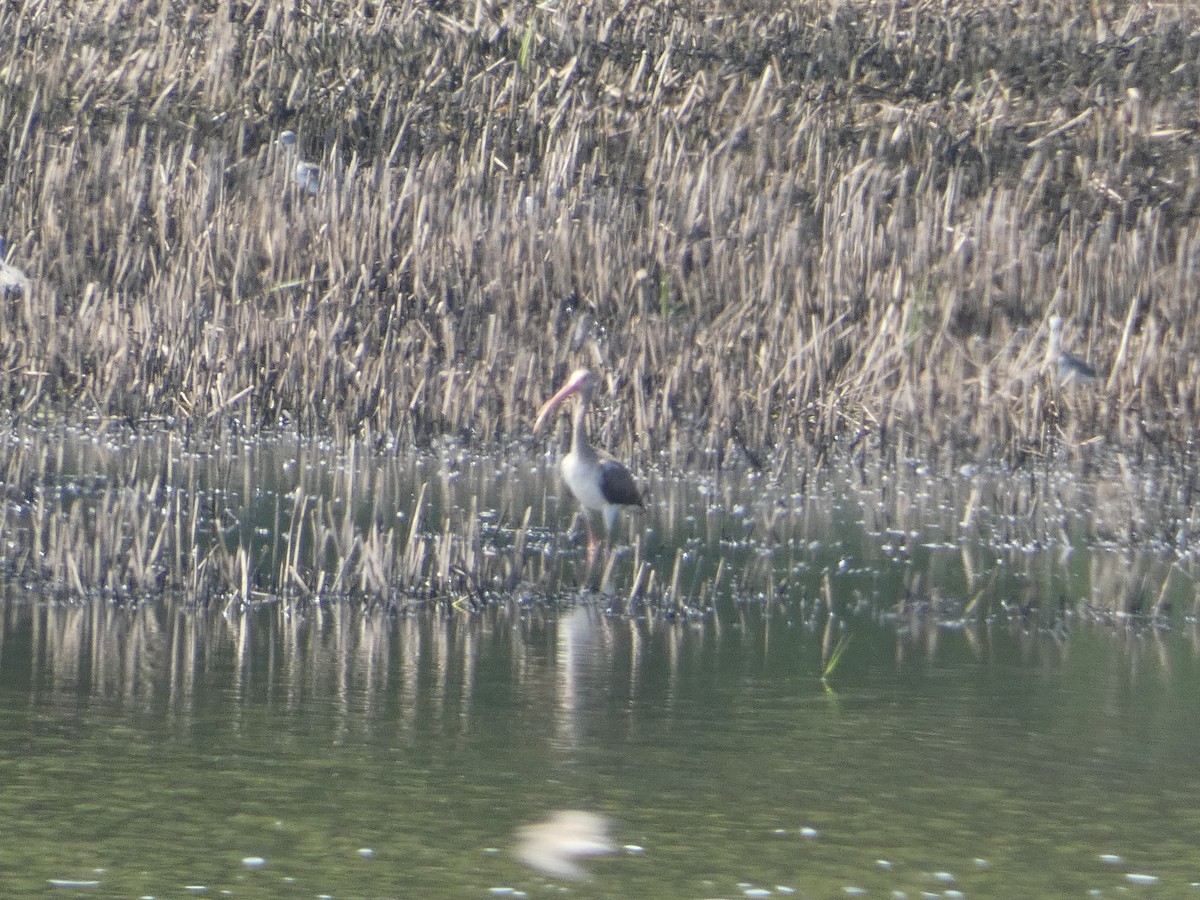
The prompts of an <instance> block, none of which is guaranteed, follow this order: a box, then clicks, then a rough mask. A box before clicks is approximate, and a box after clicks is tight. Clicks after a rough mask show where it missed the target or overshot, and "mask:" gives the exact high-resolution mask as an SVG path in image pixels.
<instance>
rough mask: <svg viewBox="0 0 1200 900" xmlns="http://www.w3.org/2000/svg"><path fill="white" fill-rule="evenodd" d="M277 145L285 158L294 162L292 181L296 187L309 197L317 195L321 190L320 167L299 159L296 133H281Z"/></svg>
mask: <svg viewBox="0 0 1200 900" xmlns="http://www.w3.org/2000/svg"><path fill="white" fill-rule="evenodd" d="M278 143H279V144H280V145H281V146H282V147H283V148H284V153H285V154H286V158H287V159H289V160H292V159H294V160H295V164H294V165H293V166H292V181H294V182H295V183H296V187H298V188H300V190H302V191H304V192H305V193H306V194H309V195H310V196H311V195H312V194H315V193H317V191H319V190H320V189H321V167H320V166H318V165H317V164H316V163H311V162H307V161H306V160H303V159H301V158H300V150H299V148H298V147H297V146H296V132H294V131H284V132H282V133H281V134H280V135H279V141H278Z"/></svg>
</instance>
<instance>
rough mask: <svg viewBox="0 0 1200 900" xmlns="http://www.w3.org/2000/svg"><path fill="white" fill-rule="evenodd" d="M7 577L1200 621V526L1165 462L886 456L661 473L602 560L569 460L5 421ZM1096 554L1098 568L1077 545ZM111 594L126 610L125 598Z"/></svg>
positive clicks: (832, 611)
mask: <svg viewBox="0 0 1200 900" xmlns="http://www.w3.org/2000/svg"><path fill="white" fill-rule="evenodd" d="M3 438H4V441H3V443H2V444H0V446H3V449H4V453H3V457H2V458H3V459H4V469H3V470H2V471H0V483H2V484H3V493H2V495H0V500H2V502H0V534H3V535H4V542H3V544H2V545H0V584H3V585H9V586H11V588H12V591H13V593H20V594H22V595H24V596H26V597H30V598H32V597H38V598H41V599H43V600H48V601H51V602H55V603H59V604H61V605H64V606H74V605H77V604H78V603H79V601H88V602H85V603H84V605H85V606H87V605H93V604H92V603H91V602H90V601H97V600H99V601H105V602H106V603H107V604H117V605H121V606H131V607H137V606H140V605H143V604H145V603H149V604H150V605H153V606H155V607H158V606H162V605H164V604H165V606H166V607H168V608H171V609H175V608H185V609H186V608H195V607H203V608H215V609H219V610H224V611H225V612H226V613H228V614H237V613H238V612H240V611H242V610H247V609H251V608H254V607H257V606H260V605H274V606H279V607H281V608H284V609H286V610H289V611H290V612H291V613H295V614H297V615H304V614H306V611H307V612H313V611H318V610H321V609H323V608H326V607H327V605H332V606H335V607H336V606H338V605H341V604H342V603H343V602H344V601H349V603H350V605H352V606H355V607H359V608H363V609H370V610H376V611H380V612H383V613H386V614H388V615H394V616H400V617H407V616H409V615H412V614H416V613H421V612H426V611H433V612H435V613H436V614H439V615H440V614H447V613H453V612H464V613H480V612H483V611H487V610H495V609H497V608H504V609H507V610H509V611H510V612H511V613H513V614H514V615H515V616H517V617H521V616H524V615H529V614H533V613H534V612H536V611H537V610H543V611H547V610H553V609H555V608H556V607H558V606H559V605H560V604H564V603H566V604H573V603H575V602H576V601H578V600H580V599H585V600H589V601H592V600H599V603H600V605H601V608H604V609H607V610H609V611H610V612H612V613H614V614H619V615H622V616H624V615H625V614H632V615H633V616H634V617H635V618H640V617H648V618H650V619H651V620H653V621H660V622H662V621H671V620H687V621H695V620H703V619H707V618H709V617H710V616H712V615H713V614H714V613H716V612H718V611H719V612H721V613H722V616H724V617H728V616H729V615H737V614H738V613H737V610H739V609H744V608H745V607H746V606H747V605H749V606H755V607H765V608H767V609H770V610H774V609H776V608H781V609H783V610H784V611H785V612H786V614H787V615H788V616H789V617H790V618H792V619H793V620H794V621H795V622H796V623H798V624H801V625H803V626H805V627H809V628H811V629H814V630H818V629H822V630H826V631H827V637H828V641H827V642H826V643H827V644H828V647H827V649H830V650H832V648H834V647H836V645H837V640H838V638H839V636H840V634H841V629H842V628H844V626H845V622H846V621H847V620H848V619H850V618H853V617H861V616H864V615H865V616H877V615H884V616H893V617H895V619H896V620H897V621H901V622H903V623H905V627H906V628H908V629H909V631H911V632H914V633H921V634H925V633H926V632H927V631H929V630H931V629H932V630H935V631H936V629H937V628H939V627H942V626H943V625H945V624H947V623H950V624H955V625H962V624H963V623H971V624H972V625H976V626H978V625H985V624H987V625H990V624H996V623H997V622H1000V621H1008V620H1015V621H1016V622H1017V623H1018V624H1019V625H1024V624H1026V623H1029V622H1031V621H1034V620H1038V621H1042V622H1047V621H1048V622H1051V623H1053V622H1056V621H1058V620H1059V618H1060V617H1063V616H1067V617H1073V616H1088V617H1098V618H1101V619H1104V620H1106V621H1109V620H1111V621H1114V622H1130V621H1137V622H1144V621H1156V622H1160V621H1167V620H1168V619H1169V618H1170V616H1169V613H1171V612H1172V611H1175V612H1183V613H1185V614H1191V615H1193V616H1194V615H1195V614H1196V612H1197V603H1198V602H1200V601H1198V595H1196V594H1195V588H1194V585H1195V583H1196V574H1197V573H1196V565H1197V558H1196V555H1195V551H1194V547H1195V546H1197V545H1198V544H1200V540H1198V538H1200V519H1197V517H1196V516H1195V513H1194V504H1192V503H1191V500H1190V498H1189V497H1188V496H1187V494H1186V489H1187V485H1188V484H1189V483H1190V476H1189V475H1188V474H1187V473H1185V472H1183V471H1182V470H1180V469H1179V468H1178V467H1176V466H1173V465H1169V464H1162V465H1153V466H1148V467H1145V468H1134V467H1132V466H1130V467H1127V468H1126V469H1125V470H1124V471H1123V473H1122V475H1121V476H1120V477H1117V478H1111V479H1103V480H1092V479H1080V478H1076V477H1074V476H1073V475H1071V474H1070V473H1068V472H1065V471H1064V470H1063V469H1062V467H1060V466H1057V465H1052V464H1050V463H1049V462H1048V461H1047V462H1044V463H1042V464H1041V465H1040V466H1032V465H1031V466H1029V467H1027V469H1026V470H1025V471H1023V472H1022V473H1020V474H1019V475H1018V476H1015V477H1014V476H1013V475H1012V473H1010V472H1009V471H1007V470H1003V469H999V470H993V471H979V472H965V473H964V472H959V471H956V467H955V466H954V465H953V464H952V463H950V462H949V461H946V462H943V463H941V464H940V466H941V467H940V468H938V469H930V468H927V467H925V466H923V465H922V466H917V465H904V466H900V467H896V466H893V465H891V464H890V463H889V462H888V461H887V460H885V459H883V458H881V457H880V456H879V455H878V454H875V453H869V452H867V451H866V450H863V451H862V452H860V453H859V454H858V456H857V459H855V460H851V461H848V462H847V461H845V460H842V461H840V462H837V463H831V464H830V466H829V467H828V468H827V470H826V474H827V476H828V477H826V478H823V479H821V480H820V483H819V484H809V483H808V481H807V479H806V477H805V474H804V473H801V472H793V473H790V474H787V475H784V474H781V475H780V476H778V477H774V478H772V477H768V476H756V477H752V476H750V475H748V474H747V473H738V474H737V475H736V476H735V477H729V476H728V475H716V476H710V477H700V478H696V477H688V478H680V477H678V476H676V475H673V474H670V473H665V472H664V473H661V474H658V475H655V476H654V477H652V478H650V479H648V481H649V487H650V490H651V492H652V497H653V498H654V499H653V503H652V504H651V507H650V509H649V510H648V511H647V512H646V513H645V514H644V516H645V518H644V519H643V520H635V521H633V522H631V523H630V524H629V525H628V526H627V527H625V528H623V529H622V530H621V532H620V533H619V535H618V536H617V543H618V544H619V545H620V549H619V550H617V551H615V552H612V553H610V554H607V558H606V559H605V561H604V562H603V564H602V565H600V566H598V567H597V568H596V570H595V571H591V570H589V569H588V568H587V566H586V563H585V559H584V555H585V554H584V550H583V546H582V538H581V537H580V536H578V535H576V536H574V537H573V536H572V535H571V533H570V520H571V515H572V514H573V512H574V508H575V505H574V502H573V501H572V500H570V498H568V497H566V496H564V490H563V489H562V487H561V486H560V485H559V484H558V479H557V476H556V473H555V472H554V471H553V469H552V467H550V466H549V465H547V466H543V467H538V468H535V469H532V470H531V469H530V468H529V466H528V465H527V461H526V460H525V459H524V457H523V456H522V455H521V454H519V453H517V452H515V451H514V452H513V453H511V454H509V455H508V456H506V457H497V456H494V455H486V456H485V455H478V454H469V453H465V452H464V451H462V450H461V449H456V448H453V447H451V448H440V449H439V450H437V451H434V452H428V453H423V454H415V453H410V454H394V453H376V452H372V451H369V450H366V449H364V448H362V446H361V444H360V443H358V442H351V444H350V447H349V449H346V450H342V451H338V450H335V449H334V448H332V446H331V445H330V444H328V443H322V442H315V441H309V440H300V441H298V440H296V439H295V438H294V437H282V436H279V435H275V436H273V437H269V436H259V437H257V438H255V439H253V440H248V441H245V442H232V443H231V444H229V445H225V446H222V447H220V448H219V449H217V450H212V449H209V448H207V445H206V444H205V442H202V441H188V440H187V439H185V438H182V437H180V436H179V435H177V434H175V433H172V432H166V433H160V434H158V435H155V436H150V437H147V436H138V435H134V434H132V433H127V434H124V435H122V436H120V437H119V438H114V439H112V440H110V441H101V440H97V439H96V437H95V435H94V434H91V433H89V432H86V431H82V430H79V429H57V430H53V431H51V430H47V429H41V428H38V429H34V428H25V429H21V430H19V431H17V432H9V433H7V434H3ZM1081 545H1084V546H1087V547H1088V548H1089V549H1088V552H1087V554H1086V555H1081V557H1080V562H1079V563H1075V562H1073V561H1072V557H1071V552H1072V549H1073V548H1075V547H1078V546H1081ZM100 605H105V603H101V604H100Z"/></svg>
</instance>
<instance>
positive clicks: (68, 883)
mask: <svg viewBox="0 0 1200 900" xmlns="http://www.w3.org/2000/svg"><path fill="white" fill-rule="evenodd" d="M47 883H48V884H49V885H50V887H52V888H70V889H75V888H94V887H100V882H99V881H94V880H89V881H79V880H76V879H73V878H51V879H49V880H48V882H47Z"/></svg>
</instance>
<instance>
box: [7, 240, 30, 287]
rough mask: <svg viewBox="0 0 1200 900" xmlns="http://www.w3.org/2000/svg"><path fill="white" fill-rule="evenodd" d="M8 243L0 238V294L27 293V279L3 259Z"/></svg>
mask: <svg viewBox="0 0 1200 900" xmlns="http://www.w3.org/2000/svg"><path fill="white" fill-rule="evenodd" d="M7 248H8V242H7V241H6V240H5V239H4V238H0V294H5V295H8V294H16V295H20V294H24V293H26V292H28V291H29V278H28V276H26V274H25V273H24V272H22V271H21V270H20V269H18V268H17V267H16V266H14V265H11V264H10V263H9V262H8V261H7V260H6V259H5V255H6V254H5V251H6V250H7Z"/></svg>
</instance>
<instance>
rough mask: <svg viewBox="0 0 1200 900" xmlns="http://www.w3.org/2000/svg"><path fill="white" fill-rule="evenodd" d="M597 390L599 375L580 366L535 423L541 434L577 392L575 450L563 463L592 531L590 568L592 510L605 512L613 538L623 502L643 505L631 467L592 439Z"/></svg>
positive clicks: (592, 545)
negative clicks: (591, 419) (591, 420)
mask: <svg viewBox="0 0 1200 900" xmlns="http://www.w3.org/2000/svg"><path fill="white" fill-rule="evenodd" d="M595 390H596V376H595V375H593V374H592V373H591V372H589V371H588V370H587V369H576V370H575V371H574V372H572V373H571V377H570V378H568V379H567V381H566V383H565V384H564V385H563V386H562V387H561V388H559V390H558V393H557V394H555V395H554V396H553V397H551V398H550V399H549V400H547V401H546V402H545V404H543V406H542V408H541V409H540V410H538V414H537V419H536V420H535V421H534V423H533V433H534V434H537V433H538V432H540V431H541V430H542V426H544V425H545V424H546V422H548V421H549V420H550V419H551V418H552V417H553V416H554V414H555V413H556V412H557V411H558V408H559V407H560V406H562V404H563V403H564V402H565V401H566V400H567V399H568V398H570V397H572V396H577V403H576V406H575V421H574V430H573V431H572V433H571V452H570V453H568V454H567V455H566V456H564V457H563V458H562V462H561V463H560V464H559V465H560V469H561V471H562V479H563V481H564V482H566V485H567V487H568V488H570V489H571V493H572V494H574V495H575V499H576V500H578V501H579V505H580V506H582V507H583V518H584V521H585V522H586V523H587V532H588V567H589V568H590V567H591V566H592V564H593V563H594V562H595V559H596V535H595V532H594V531H593V530H592V517H591V513H592V511H594V510H597V511H599V512H601V513H603V514H604V526H605V530H606V533H607V534H608V535H609V537H610V538H611V536H612V533H613V529H615V528H616V525H617V511H618V510H619V509H620V508H621V507H622V506H642V505H643V504H642V495H641V492H640V491H638V488H637V485H636V484H635V483H634V481H633V475H632V474H630V472H629V470H628V469H627V468H625V467H624V466H623V465H621V464H620V463H619V462H617V461H616V460H615V459H613V458H612V457H611V456H609V455H608V454H607V453H604V452H603V451H599V450H596V449H595V448H594V447H592V445H591V444H590V443H589V442H588V436H587V422H586V419H587V413H588V409H589V408H590V407H591V405H592V394H593V393H595Z"/></svg>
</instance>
